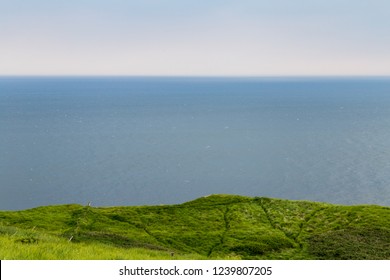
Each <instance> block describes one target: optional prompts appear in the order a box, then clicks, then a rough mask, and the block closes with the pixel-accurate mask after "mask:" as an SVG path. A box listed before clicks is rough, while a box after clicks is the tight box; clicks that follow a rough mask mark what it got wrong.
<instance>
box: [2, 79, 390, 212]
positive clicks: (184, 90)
mask: <svg viewBox="0 0 390 280" xmlns="http://www.w3.org/2000/svg"><path fill="white" fill-rule="evenodd" d="M210 194H236V195H243V196H260V197H272V198H281V199H292V200H311V201H321V202H328V203H335V204H346V205H357V204H378V205H383V206H390V78H386V77H322V78H320V77H263V78H256V77H0V209H1V210H19V209H27V208H32V207H37V206H42V205H55V204H73V203H77V204H82V205H87V204H88V203H90V204H91V205H92V206H118V205H160V204H178V203H183V202H186V201H189V200H192V199H196V198H198V197H202V196H207V195H210Z"/></svg>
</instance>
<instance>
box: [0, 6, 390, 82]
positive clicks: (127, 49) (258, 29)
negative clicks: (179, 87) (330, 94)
mask: <svg viewBox="0 0 390 280" xmlns="http://www.w3.org/2000/svg"><path fill="white" fill-rule="evenodd" d="M0 75H175V76H177V75H200V76H208V75H212V76H225V75H233V76H236V75H237V76H246V75H249V76H264V75H265V76H280V75H281V76H285V75H294V76H295V75H390V1H389V0H294V1H292V0H267V1H265V0H236V1H233V0H207V1H200V0H67V1H65V0H24V1H23V0H0Z"/></svg>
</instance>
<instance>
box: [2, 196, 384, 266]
mask: <svg viewBox="0 0 390 280" xmlns="http://www.w3.org/2000/svg"><path fill="white" fill-rule="evenodd" d="M0 242H1V245H2V246H1V247H0V259H172V258H173V259H390V208H389V207H380V206H368V205H364V206H339V205H331V204H325V203H317V202H308V201H289V200H280V199H270V198H263V197H255V198H250V197H242V196H234V195H211V196H208V197H202V198H199V199H196V200H193V201H190V202H187V203H183V204H179V205H163V206H125V207H105V208H103V207H90V206H81V205H60V206H44V207H38V208H34V209H29V210H23V211H0Z"/></svg>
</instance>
